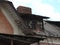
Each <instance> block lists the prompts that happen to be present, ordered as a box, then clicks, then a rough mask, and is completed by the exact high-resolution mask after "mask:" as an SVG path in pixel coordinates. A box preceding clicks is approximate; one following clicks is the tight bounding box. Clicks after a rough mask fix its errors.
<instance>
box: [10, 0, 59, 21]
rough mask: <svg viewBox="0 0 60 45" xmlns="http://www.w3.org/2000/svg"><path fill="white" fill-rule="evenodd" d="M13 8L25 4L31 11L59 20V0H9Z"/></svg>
mask: <svg viewBox="0 0 60 45" xmlns="http://www.w3.org/2000/svg"><path fill="white" fill-rule="evenodd" d="M9 1H12V2H13V5H14V6H15V8H17V7H18V6H20V5H21V6H26V7H31V8H32V13H33V14H37V15H42V16H48V17H50V20H53V21H60V0H9Z"/></svg>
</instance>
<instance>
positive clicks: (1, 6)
mask: <svg viewBox="0 0 60 45" xmlns="http://www.w3.org/2000/svg"><path fill="white" fill-rule="evenodd" d="M18 15H20V14H19V13H18V12H17V11H16V9H15V8H14V6H13V4H12V2H10V1H7V0H6V1H5V0H1V1H0V45H30V44H32V43H35V42H39V41H40V40H43V39H44V38H42V36H39V37H38V36H37V35H35V36H33V34H35V32H34V31H32V30H31V31H30V29H29V28H28V26H26V25H25V24H24V21H23V19H22V18H21V17H20V16H18ZM42 18H46V17H42ZM37 19H38V18H37ZM27 31H28V32H27Z"/></svg>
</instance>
